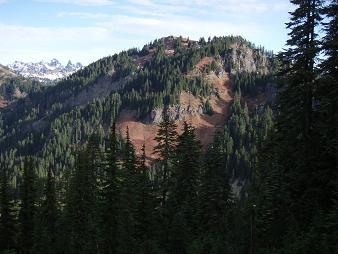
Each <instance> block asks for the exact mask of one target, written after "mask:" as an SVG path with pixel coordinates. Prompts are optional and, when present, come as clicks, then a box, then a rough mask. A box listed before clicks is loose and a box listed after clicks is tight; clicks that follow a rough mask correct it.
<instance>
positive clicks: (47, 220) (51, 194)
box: [33, 168, 58, 254]
mask: <svg viewBox="0 0 338 254" xmlns="http://www.w3.org/2000/svg"><path fill="white" fill-rule="evenodd" d="M56 202H57V201H56V193H55V180H54V173H53V171H52V169H51V168H49V169H48V172H47V180H46V185H45V193H44V200H42V204H41V206H40V207H39V210H38V212H37V214H36V219H35V221H36V226H35V232H34V238H35V239H34V246H33V253H50V254H52V253H57V249H56V247H57V246H56V235H57V232H56V230H57V227H56V223H57V218H58V210H57V203H56Z"/></svg>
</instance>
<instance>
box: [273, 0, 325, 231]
mask: <svg viewBox="0 0 338 254" xmlns="http://www.w3.org/2000/svg"><path fill="white" fill-rule="evenodd" d="M291 3H293V4H295V5H296V8H295V10H294V11H293V12H292V13H291V19H290V22H289V23H288V24H287V28H288V29H290V30H291V31H290V33H289V39H288V40H287V46H288V49H287V50H286V51H285V52H283V53H282V57H281V59H282V61H283V64H284V66H283V72H282V73H283V75H284V77H283V78H285V80H283V83H282V84H283V85H282V87H281V88H280V93H279V100H278V109H279V114H278V117H277V124H276V127H277V143H279V148H278V149H279V150H278V152H277V154H278V155H279V156H280V158H281V159H280V160H279V161H280V163H282V165H281V167H282V172H284V173H285V174H286V175H287V179H286V181H287V182H288V184H289V188H288V190H289V191H290V209H292V210H293V211H292V216H293V217H294V218H295V219H296V221H298V223H299V224H298V225H299V227H306V226H307V225H308V223H309V221H310V219H311V217H312V215H313V212H314V211H316V209H317V208H316V206H315V205H314V203H317V201H319V200H317V198H318V196H317V194H315V192H317V190H318V189H317V187H316V183H315V182H316V181H317V180H316V179H315V178H316V177H314V176H315V171H316V168H315V163H314V160H315V158H316V154H317V152H318V151H317V148H318V144H317V142H318V139H317V138H316V136H317V135H315V131H314V117H313V100H314V89H315V84H316V76H317V71H316V69H315V60H316V57H317V55H318V53H319V50H320V48H319V42H318V40H317V37H318V35H317V34H316V27H317V26H318V24H319V22H320V21H321V19H322V17H321V15H320V10H321V4H322V1H321V0H306V1H303V0H292V1H291ZM316 189H317V190H316ZM300 198H301V202H300ZM299 211H303V212H302V213H301V214H300V213H299Z"/></svg>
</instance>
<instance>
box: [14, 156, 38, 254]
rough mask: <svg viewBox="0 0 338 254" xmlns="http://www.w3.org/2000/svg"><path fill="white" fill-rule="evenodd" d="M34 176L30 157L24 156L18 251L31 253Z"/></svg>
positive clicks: (33, 225)
mask: <svg viewBox="0 0 338 254" xmlns="http://www.w3.org/2000/svg"><path fill="white" fill-rule="evenodd" d="M35 181H36V176H35V172H34V164H33V159H32V158H30V157H29V158H25V161H24V165H23V174H22V184H21V191H20V199H21V204H20V213H19V223H20V234H19V238H18V249H19V253H25V254H26V253H33V252H32V247H33V243H34V241H33V233H34V228H35V222H34V219H35V213H36V189H35Z"/></svg>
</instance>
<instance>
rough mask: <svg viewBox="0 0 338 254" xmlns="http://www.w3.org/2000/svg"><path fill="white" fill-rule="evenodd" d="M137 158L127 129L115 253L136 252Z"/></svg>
mask: <svg viewBox="0 0 338 254" xmlns="http://www.w3.org/2000/svg"><path fill="white" fill-rule="evenodd" d="M136 164H137V158H136V154H135V149H134V145H133V144H132V142H131V140H130V136H129V128H128V127H127V130H126V138H125V143H124V147H123V158H122V173H121V174H122V176H121V178H122V183H121V196H120V198H121V201H120V204H121V212H120V214H121V216H120V219H119V237H118V249H117V253H135V252H138V249H137V247H138V246H137V240H136V231H135V223H136V221H135V211H136V209H137V195H138V190H137V188H136V187H137V184H136V183H137V176H136V175H137V174H138V172H137V168H136V166H137V165H136Z"/></svg>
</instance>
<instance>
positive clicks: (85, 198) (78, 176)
mask: <svg viewBox="0 0 338 254" xmlns="http://www.w3.org/2000/svg"><path fill="white" fill-rule="evenodd" d="M91 153H92V152H91V151H88V149H87V148H85V149H83V150H81V151H79V152H78V156H77V162H76V169H75V172H74V175H73V176H72V179H71V183H70V189H69V191H68V195H69V197H68V202H67V205H66V221H67V227H68V229H67V231H68V234H69V236H68V244H67V245H68V246H67V249H66V252H68V253H74V254H75V253H96V251H97V250H96V248H97V242H96V228H95V222H96V221H95V209H96V200H95V198H96V197H95V195H96V179H95V173H94V172H93V169H92V168H91V167H89V165H91V164H92V162H91V163H90V162H89V161H88V160H89V158H90V155H91Z"/></svg>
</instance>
